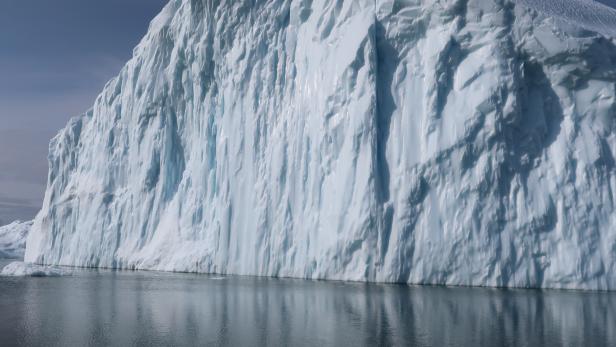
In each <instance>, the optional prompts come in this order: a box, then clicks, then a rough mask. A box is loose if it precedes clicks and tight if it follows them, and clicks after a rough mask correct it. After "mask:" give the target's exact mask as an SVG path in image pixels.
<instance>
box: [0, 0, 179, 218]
mask: <svg viewBox="0 0 616 347" xmlns="http://www.w3.org/2000/svg"><path fill="white" fill-rule="evenodd" d="M166 2H167V0H53V1H50V0H0V225H2V224H5V223H8V222H11V221H13V220H15V219H22V220H27V219H31V218H33V217H34V215H35V214H36V212H38V209H39V208H40V206H41V204H42V201H43V195H44V190H45V184H46V177H47V149H48V145H49V140H50V139H51V138H52V137H53V136H55V134H56V133H57V132H58V131H59V130H60V129H61V128H63V127H64V125H65V124H66V122H67V121H68V119H69V118H71V117H73V116H77V115H80V114H82V113H83V112H85V111H86V110H87V109H88V108H90V107H91V106H92V105H93V104H94V99H95V98H96V96H97V95H98V93H99V92H100V91H101V90H102V88H103V86H104V85H105V83H106V82H107V81H108V80H110V79H111V78H113V77H114V76H115V75H116V74H117V73H118V72H119V71H120V69H121V67H122V66H123V65H124V63H125V62H126V61H127V60H128V59H130V57H131V55H132V50H133V48H134V47H135V46H136V45H137V43H138V42H139V41H140V39H141V37H143V36H144V35H145V33H146V31H147V28H148V24H149V22H150V21H151V19H152V18H154V16H156V14H157V13H158V12H159V11H160V10H161V9H162V7H163V6H164V5H165V3H166Z"/></svg>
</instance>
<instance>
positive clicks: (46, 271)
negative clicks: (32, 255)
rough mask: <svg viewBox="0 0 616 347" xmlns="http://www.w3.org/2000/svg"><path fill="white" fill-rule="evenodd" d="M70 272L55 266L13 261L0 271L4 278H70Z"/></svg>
mask: <svg viewBox="0 0 616 347" xmlns="http://www.w3.org/2000/svg"><path fill="white" fill-rule="evenodd" d="M70 275H72V272H71V271H69V270H67V269H62V268H60V267H57V266H44V265H36V264H28V263H24V262H21V261H15V262H12V263H10V264H8V265H6V266H5V267H4V268H2V271H0V276H4V277H61V276H70Z"/></svg>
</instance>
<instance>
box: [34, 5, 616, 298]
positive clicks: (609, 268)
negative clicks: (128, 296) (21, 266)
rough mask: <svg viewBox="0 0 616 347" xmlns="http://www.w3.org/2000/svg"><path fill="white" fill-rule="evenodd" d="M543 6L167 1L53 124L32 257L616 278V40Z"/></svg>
mask: <svg viewBox="0 0 616 347" xmlns="http://www.w3.org/2000/svg"><path fill="white" fill-rule="evenodd" d="M539 10H541V9H539ZM548 12H549V11H548ZM548 12H546V13H542V12H541V11H537V8H531V7H529V6H527V4H526V3H525V1H517V2H514V1H508V0H440V1H436V0H376V1H374V0H370V1H368V0H357V1H331V0H270V1H265V0H259V1H247V0H233V1H231V0H222V1H213V0H172V1H171V2H170V3H169V4H168V5H167V6H166V7H165V8H164V10H163V11H162V13H161V14H160V15H159V16H157V17H156V18H155V19H154V20H153V22H152V24H151V25H150V28H149V31H148V33H147V35H146V36H145V38H144V39H143V40H142V42H141V43H140V44H139V45H138V46H137V47H136V48H135V50H134V56H133V58H132V59H131V60H130V61H129V62H128V63H127V64H126V66H125V67H124V68H123V69H122V71H121V72H120V74H119V75H118V76H117V77H116V78H115V79H113V80H111V81H110V82H109V83H108V84H107V85H106V86H105V88H104V90H103V91H102V93H101V94H100V96H99V97H98V98H97V99H96V101H95V103H94V106H93V107H92V108H91V109H90V110H89V111H87V112H86V113H85V114H84V115H82V116H80V117H76V118H74V119H72V120H71V121H70V122H69V124H68V125H67V126H66V128H65V129H63V130H62V131H61V132H60V133H59V134H58V135H57V136H56V137H55V138H54V139H53V140H52V142H51V144H50V153H49V176H48V185H47V191H46V194H45V199H44V202H43V207H42V210H41V211H40V213H39V214H38V216H37V217H36V219H35V221H34V225H33V226H32V231H31V233H30V234H29V237H28V241H27V249H26V255H25V260H26V261H27V262H31V263H37V264H53V265H69V266H83V267H109V268H118V269H149V270H163V271H184V272H202V273H218V274H239V275H261V276H281V277H283V276H284V277H298V278H308V279H336V280H353V281H374V282H396V283H413V284H441V285H469V286H497V287H543V288H576V289H598V290H613V289H616V232H614V229H615V227H616V210H615V207H616V206H615V199H616V197H615V190H614V189H616V165H615V159H614V152H615V151H616V136H615V135H614V129H615V126H616V123H615V119H616V118H615V106H616V100H615V98H616V41H615V40H614V39H613V38H612V37H610V36H609V35H606V33H601V32H598V33H597V32H593V31H592V30H588V29H589V27H588V26H586V27H584V26H583V25H582V26H575V25H565V24H563V22H562V21H561V20H559V19H558V18H554V17H551V16H550V13H548ZM557 14H558V13H557ZM590 29H592V28H590Z"/></svg>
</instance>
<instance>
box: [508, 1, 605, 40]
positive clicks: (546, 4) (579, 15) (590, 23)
mask: <svg viewBox="0 0 616 347" xmlns="http://www.w3.org/2000/svg"><path fill="white" fill-rule="evenodd" d="M516 1H517V2H520V3H522V4H524V5H526V6H529V7H531V8H534V9H536V10H539V11H540V12H543V13H545V14H548V15H550V16H553V17H555V18H559V19H561V20H564V21H566V22H569V23H571V24H573V25H576V26H579V27H583V28H586V29H589V30H594V31H598V32H600V33H603V34H606V35H610V36H613V35H616V9H614V8H612V7H608V6H606V5H604V4H602V3H600V2H598V1H595V0H516ZM603 2H604V3H605V4H607V5H612V6H615V5H616V1H614V0H604V1H603Z"/></svg>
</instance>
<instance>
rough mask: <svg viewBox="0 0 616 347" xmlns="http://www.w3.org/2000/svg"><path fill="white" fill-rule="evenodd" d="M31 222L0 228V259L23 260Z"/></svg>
mask: <svg viewBox="0 0 616 347" xmlns="http://www.w3.org/2000/svg"><path fill="white" fill-rule="evenodd" d="M31 227H32V222H19V221H17V222H13V223H11V224H9V225H5V226H2V227H0V259H23V257H24V252H25V250H26V238H27V237H28V233H29V232H30V228H31Z"/></svg>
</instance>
